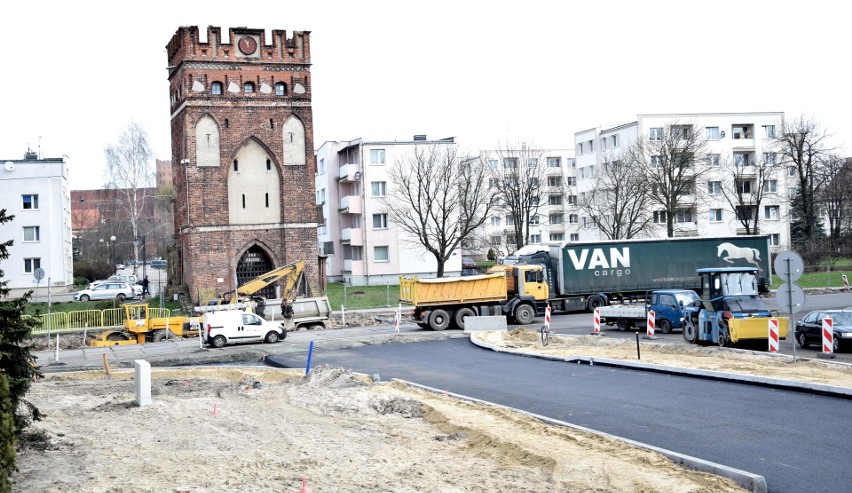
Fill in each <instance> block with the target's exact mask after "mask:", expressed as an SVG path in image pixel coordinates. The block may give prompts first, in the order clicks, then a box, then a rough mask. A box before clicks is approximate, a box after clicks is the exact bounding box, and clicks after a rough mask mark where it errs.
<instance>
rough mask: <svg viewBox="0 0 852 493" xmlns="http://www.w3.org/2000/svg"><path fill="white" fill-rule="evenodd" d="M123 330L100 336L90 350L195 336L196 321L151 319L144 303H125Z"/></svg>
mask: <svg viewBox="0 0 852 493" xmlns="http://www.w3.org/2000/svg"><path fill="white" fill-rule="evenodd" d="M121 307H122V308H123V309H124V329H111V330H105V331H103V332H101V333H100V334H99V335H98V336H97V338H95V340H93V341H91V342H90V343H89V345H90V346H123V345H127V344H144V343H146V342H160V341H162V340H165V339H175V338H178V337H189V336H197V335H198V330H199V328H200V325H199V324H200V319H199V318H198V317H183V316H181V317H172V316H166V317H162V316H157V317H151V313H152V312H153V311H154V310H158V309H152V308H151V307H149V306H148V304H147V303H146V302H138V303H125V304H124V305H122V306H121Z"/></svg>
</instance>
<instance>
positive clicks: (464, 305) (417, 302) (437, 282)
mask: <svg viewBox="0 0 852 493" xmlns="http://www.w3.org/2000/svg"><path fill="white" fill-rule="evenodd" d="M499 267H500V269H499V270H497V271H494V272H489V273H487V274H481V275H475V276H463V277H448V278H439V279H419V278H417V277H413V278H410V279H406V278H405V277H400V278H399V300H400V301H401V302H403V303H408V304H411V305H413V306H414V309H413V310H412V312H411V318H412V320H413V321H414V322H416V323H417V325H419V326H420V327H422V328H424V329H425V328H429V329H432V330H444V329H446V328H448V327H454V328H459V329H464V326H465V322H464V320H465V318H467V317H471V316H489V315H490V316H494V315H506V316H509V317H511V318H512V319H514V320H515V321H516V322H517V323H519V324H529V323H532V321H533V319H534V318H535V317H536V315H544V312H545V308H546V307H547V297H548V296H547V293H548V292H547V283H546V282H545V281H544V274H543V271H542V268H541V266H539V265H513V266H499Z"/></svg>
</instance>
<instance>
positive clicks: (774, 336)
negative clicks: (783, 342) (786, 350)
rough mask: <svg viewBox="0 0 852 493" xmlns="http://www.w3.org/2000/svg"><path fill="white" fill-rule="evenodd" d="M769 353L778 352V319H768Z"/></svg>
mask: <svg viewBox="0 0 852 493" xmlns="http://www.w3.org/2000/svg"><path fill="white" fill-rule="evenodd" d="M769 352H770V353H777V352H778V319H777V318H770V319H769Z"/></svg>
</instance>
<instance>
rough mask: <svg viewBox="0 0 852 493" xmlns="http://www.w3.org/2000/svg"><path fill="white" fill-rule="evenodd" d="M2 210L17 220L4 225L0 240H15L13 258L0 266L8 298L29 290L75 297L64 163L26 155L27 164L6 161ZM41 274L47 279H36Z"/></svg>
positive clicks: (2, 175)
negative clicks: (48, 289)
mask: <svg viewBox="0 0 852 493" xmlns="http://www.w3.org/2000/svg"><path fill="white" fill-rule="evenodd" d="M2 163H3V169H2V170H0V187H2V193H0V209H6V214H7V215H9V216H14V219H13V220H12V221H9V222H7V223H5V224H3V225H2V231H3V233H4V234H3V238H2V241H6V240H13V241H14V243H13V244H12V246H10V247H8V252H9V258H8V259H6V260H3V261H2V263H0V269H3V271H4V280H6V281H8V282H7V285H6V287H7V288H9V289H10V293H9V295H10V296H12V297H18V296H21V295H23V294H24V293H25V292H27V291H29V290H33V291H35V293H34V294H35V295H36V296H45V295H47V287H48V282H49V284H50V288H51V290H52V293H54V294H59V293H67V292H71V291H72V289H73V285H74V264H73V259H72V253H71V190H70V187H69V184H68V166H67V164H66V163H65V159H64V158H46V159H41V158H39V157H38V155H37V154H36V153H35V152H30V151H28V152H27V153H26V154H25V155H24V159H11V160H8V159H7V160H3V161H2ZM38 269H42V270H43V272H44V277H43V279H41V280H36V279H35V276H36V273H37V272H39V271H38Z"/></svg>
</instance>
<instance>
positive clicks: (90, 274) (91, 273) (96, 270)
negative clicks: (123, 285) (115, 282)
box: [74, 260, 115, 284]
mask: <svg viewBox="0 0 852 493" xmlns="http://www.w3.org/2000/svg"><path fill="white" fill-rule="evenodd" d="M114 273H115V272H114V271H113V269H112V268H111V267H110V265H109V262H87V261H85V260H78V261H76V262H74V284H77V278H79V277H82V278H85V279H86V282H84V283H83V284H88V283H90V282H92V281H96V280H98V279H106V278H107V277H109V276H111V275H113V274H114Z"/></svg>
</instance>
